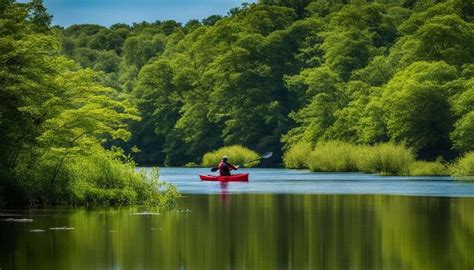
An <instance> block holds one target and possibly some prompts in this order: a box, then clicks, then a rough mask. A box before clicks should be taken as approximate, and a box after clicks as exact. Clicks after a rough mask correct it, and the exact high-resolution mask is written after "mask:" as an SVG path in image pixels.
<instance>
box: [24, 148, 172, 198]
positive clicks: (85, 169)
mask: <svg viewBox="0 0 474 270" xmlns="http://www.w3.org/2000/svg"><path fill="white" fill-rule="evenodd" d="M91 153H93V154H89V155H84V154H74V155H71V156H69V157H67V158H65V159H64V163H63V164H62V166H60V170H59V171H58V172H59V173H58V174H57V177H55V178H53V177H52V176H53V175H54V174H55V171H56V169H57V168H58V159H57V158H54V157H55V156H54V155H47V154H45V155H43V156H42V157H41V158H40V159H38V160H37V162H36V163H35V164H34V165H33V166H32V167H31V168H30V169H29V170H28V168H22V167H19V171H18V175H19V176H21V177H17V178H18V180H19V181H16V182H15V187H16V189H15V190H16V194H15V196H16V198H17V200H18V198H20V199H22V200H24V201H25V202H26V203H28V204H30V205H37V204H42V205H86V206H95V205H130V204H152V205H159V206H163V207H168V206H171V205H173V204H174V201H175V199H176V198H177V197H179V193H178V192H177V191H176V188H175V187H174V186H172V185H169V184H166V183H165V182H163V181H159V180H158V177H159V173H158V170H157V169H156V170H154V172H153V173H152V174H151V175H147V174H145V172H137V171H136V167H135V164H134V163H133V161H131V160H128V159H127V158H125V157H124V156H123V155H122V154H121V153H120V152H116V151H106V150H104V149H102V148H99V147H97V148H94V149H92V150H91Z"/></svg>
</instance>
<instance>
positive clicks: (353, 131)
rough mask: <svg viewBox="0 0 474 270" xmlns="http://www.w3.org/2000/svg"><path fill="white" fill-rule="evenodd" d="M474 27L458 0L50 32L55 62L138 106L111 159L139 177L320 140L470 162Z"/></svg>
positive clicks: (258, 8)
mask: <svg viewBox="0 0 474 270" xmlns="http://www.w3.org/2000/svg"><path fill="white" fill-rule="evenodd" d="M473 17H474V8H473V5H472V2H471V1H469V0H449V1H431V0H430V1H428V0H426V1H425V0H420V1H414V0H385V1H373V2H372V1H370V2H366V1H362V0H360V1H344V0H342V1H339V0H317V1H309V0H306V1H304V0H300V1H298V0H295V1H260V2H259V3H257V4H243V5H242V6H241V7H238V8H234V9H232V10H230V11H229V13H228V15H227V16H218V15H213V16H210V17H208V18H206V19H203V20H201V21H198V20H191V21H189V22H187V23H186V24H184V25H182V24H180V23H177V22H175V21H156V22H154V23H148V22H142V23H136V24H133V25H126V24H115V25H112V26H111V27H109V28H106V27H103V26H99V25H73V26H71V27H68V28H65V29H63V28H60V27H55V29H54V31H55V33H56V34H57V36H58V37H59V38H60V40H61V50H62V52H63V54H64V55H65V56H67V57H68V58H70V59H73V60H75V61H76V62H77V63H79V64H80V65H81V66H82V67H84V68H90V69H92V70H95V71H98V72H100V74H101V76H100V82H101V83H102V84H103V85H106V86H108V87H111V88H113V89H115V90H116V91H117V92H118V93H121V94H124V95H127V96H128V97H129V98H130V99H131V100H132V101H133V103H134V105H135V106H137V108H138V110H139V113H140V115H141V117H142V121H141V122H131V123H130V124H131V130H132V134H133V135H132V138H131V140H130V141H128V142H127V143H125V144H124V143H118V145H120V146H122V147H124V148H125V149H126V150H127V151H129V152H131V153H132V155H133V156H134V157H135V159H136V161H137V162H139V163H140V164H160V165H161V164H165V165H183V164H185V163H187V162H196V163H200V162H201V158H202V156H203V154H204V153H206V152H208V151H211V150H214V149H217V148H219V147H221V146H224V145H231V144H241V145H245V146H247V147H249V148H251V149H254V150H256V151H258V152H265V151H275V152H277V153H281V152H282V151H283V150H284V149H287V148H288V147H289V146H291V145H293V144H295V143H296V142H301V141H304V142H308V143H311V144H313V145H314V144H315V143H317V142H319V141H326V140H340V141H346V142H351V143H355V144H369V145H371V144H377V143H380V142H386V141H394V142H398V143H404V144H406V145H407V146H409V147H410V148H412V149H413V150H414V151H415V153H416V154H417V156H418V158H421V159H427V160H433V159H436V158H440V157H442V158H443V159H446V160H450V159H452V158H454V157H456V156H458V155H459V154H460V153H463V152H468V151H471V150H473V149H474V136H472V134H474V88H473V86H474V80H473V74H474V64H473V59H474V46H472V44H474V31H473V22H472V20H473ZM115 144H117V143H115ZM280 162H281V161H280V160H278V159H274V163H275V164H273V165H277V164H280Z"/></svg>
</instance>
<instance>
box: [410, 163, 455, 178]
mask: <svg viewBox="0 0 474 270" xmlns="http://www.w3.org/2000/svg"><path fill="white" fill-rule="evenodd" d="M410 175H412V176H428V175H432V176H441V175H449V172H448V167H447V166H446V165H444V164H443V163H441V162H439V161H432V162H429V161H415V162H413V163H411V164H410Z"/></svg>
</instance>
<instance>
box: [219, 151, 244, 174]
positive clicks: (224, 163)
mask: <svg viewBox="0 0 474 270" xmlns="http://www.w3.org/2000/svg"><path fill="white" fill-rule="evenodd" d="M228 160H229V158H228V157H227V156H223V157H222V160H221V161H220V162H219V166H217V168H219V174H220V176H226V175H230V171H231V170H237V169H238V168H239V166H234V165H232V164H230V163H229V162H228Z"/></svg>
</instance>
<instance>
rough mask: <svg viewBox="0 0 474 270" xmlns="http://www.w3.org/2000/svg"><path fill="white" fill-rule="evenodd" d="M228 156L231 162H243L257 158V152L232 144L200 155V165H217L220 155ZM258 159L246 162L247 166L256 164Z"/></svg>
mask: <svg viewBox="0 0 474 270" xmlns="http://www.w3.org/2000/svg"><path fill="white" fill-rule="evenodd" d="M224 155H225V156H228V157H229V161H230V162H231V163H232V164H235V165H237V164H243V163H245V162H247V161H250V160H254V159H257V158H258V157H259V155H258V153H257V152H255V151H252V150H250V149H248V148H247V147H245V146H241V145H232V146H225V147H222V148H219V149H218V150H216V151H213V152H209V153H206V154H205V155H204V156H203V157H202V166H205V167H213V166H217V164H218V163H219V161H220V160H221V158H222V156H224ZM258 163H259V162H258V161H256V162H252V163H249V164H246V166H247V167H253V166H256V165H258Z"/></svg>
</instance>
